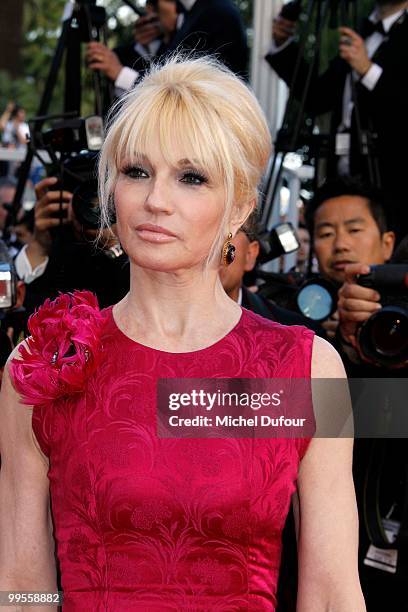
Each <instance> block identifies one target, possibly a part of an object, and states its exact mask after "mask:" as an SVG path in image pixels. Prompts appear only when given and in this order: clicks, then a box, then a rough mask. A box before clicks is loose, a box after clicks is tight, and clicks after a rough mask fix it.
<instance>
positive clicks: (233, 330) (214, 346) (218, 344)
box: [109, 306, 248, 357]
mask: <svg viewBox="0 0 408 612" xmlns="http://www.w3.org/2000/svg"><path fill="white" fill-rule="evenodd" d="M240 308H241V316H240V318H239V319H238V321H237V323H235V325H234V326H233V327H232V328H231V329H230V331H229V332H227V334H226V335H225V336H223V337H222V338H220V339H219V340H217V341H216V342H214V343H213V344H210V345H209V346H205V347H204V348H202V349H197V350H196V351H184V352H173V351H162V350H161V349H156V348H154V347H153V346H148V345H147V344H142V343H141V342H138V341H137V340H133V338H130V337H129V336H127V335H126V334H125V332H124V331H122V330H121V329H120V327H119V326H118V324H117V323H116V320H115V317H114V315H113V306H110V307H109V319H110V323H111V326H112V328H113V329H114V330H115V332H116V334H118V335H119V337H120V338H121V339H122V340H124V341H126V342H127V343H128V344H129V345H132V346H134V347H140V348H142V349H144V350H147V351H150V352H152V353H159V354H161V355H175V356H177V357H182V356H184V355H186V356H188V357H191V356H192V355H197V354H200V355H202V354H203V353H206V352H207V351H212V350H214V349H219V348H221V347H222V346H223V345H224V344H225V343H226V342H228V340H229V339H230V338H231V337H232V336H233V335H234V334H235V333H237V332H238V331H240V329H241V327H242V325H243V323H244V317H245V315H246V313H247V312H248V311H247V309H246V308H244V306H240Z"/></svg>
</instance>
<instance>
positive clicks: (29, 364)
mask: <svg viewBox="0 0 408 612" xmlns="http://www.w3.org/2000/svg"><path fill="white" fill-rule="evenodd" d="M105 320H106V315H105V314H104V313H102V312H101V311H100V310H99V305H98V300H97V298H96V296H95V295H94V294H93V293H91V292H90V291H74V292H73V293H64V294H61V295H60V296H59V297H57V298H56V299H55V300H52V301H51V300H50V299H47V300H46V301H45V302H44V304H43V305H42V306H41V307H40V308H39V309H38V310H37V311H36V312H35V313H34V314H33V315H31V317H30V318H29V320H28V329H29V332H30V334H31V335H30V337H29V338H28V339H27V340H26V344H27V345H28V350H27V348H26V346H25V345H24V344H22V345H21V346H20V347H19V352H20V355H21V357H22V359H13V360H12V363H11V375H12V378H13V382H14V387H15V389H16V390H17V391H18V393H20V395H21V397H22V398H23V401H24V403H25V404H28V405H30V406H31V405H32V406H40V405H44V404H46V403H48V402H50V401H54V400H56V399H58V398H62V397H66V396H67V395H71V394H72V393H79V392H81V391H83V390H84V389H85V382H86V380H87V379H88V378H89V376H91V374H92V373H93V372H94V371H95V369H96V368H97V366H98V364H99V363H100V361H101V357H102V346H101V341H100V336H101V332H102V328H103V326H104V323H105Z"/></svg>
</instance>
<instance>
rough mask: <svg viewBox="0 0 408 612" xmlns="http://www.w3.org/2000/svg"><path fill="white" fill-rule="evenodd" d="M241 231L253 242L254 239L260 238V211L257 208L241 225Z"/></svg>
mask: <svg viewBox="0 0 408 612" xmlns="http://www.w3.org/2000/svg"><path fill="white" fill-rule="evenodd" d="M240 229H241V231H242V232H244V234H246V236H247V238H248V240H250V241H251V242H252V241H253V240H258V235H259V212H258V210H257V209H254V210H253V211H252V212H251V214H250V215H249V217H248V218H247V220H246V221H245V223H244V224H243V225H242V226H241V228H240Z"/></svg>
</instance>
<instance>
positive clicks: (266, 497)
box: [11, 292, 314, 612]
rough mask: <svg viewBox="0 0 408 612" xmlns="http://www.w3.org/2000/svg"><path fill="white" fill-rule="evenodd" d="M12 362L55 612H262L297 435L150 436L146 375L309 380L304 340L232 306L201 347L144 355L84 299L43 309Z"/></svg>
mask: <svg viewBox="0 0 408 612" xmlns="http://www.w3.org/2000/svg"><path fill="white" fill-rule="evenodd" d="M30 331H31V334H32V338H31V340H30V341H29V346H30V352H29V353H28V352H27V351H24V349H21V351H20V352H21V353H22V355H21V357H22V359H20V360H19V361H16V360H15V361H14V362H13V365H12V370H11V372H12V377H13V380H14V385H15V387H16V389H17V390H18V391H19V392H20V394H21V395H22V397H23V400H24V402H25V403H27V404H31V405H34V409H33V419H32V424H33V430H34V433H35V436H36V438H37V440H38V442H39V444H40V447H41V449H42V451H43V452H44V453H45V455H46V456H47V457H48V458H49V464H50V468H49V473H48V477H49V481H50V492H51V503H52V514H53V521H54V537H55V541H56V550H57V555H58V559H59V565H60V571H61V581H62V588H63V591H64V606H63V610H64V611H66V612H70V611H74V610H75V611H79V610H87V611H97V612H100V611H112V612H113V611H115V612H127V611H133V610H139V611H143V612H166V611H178V610H182V611H189V612H199V611H200V612H203V611H212V612H235V611H243V610H248V611H251V612H257V611H262V612H266V611H267V612H273V611H274V610H275V606H276V588H277V581H278V574H279V565H280V557H281V533H282V529H283V526H284V523H285V519H286V516H287V513H288V510H289V506H290V499H291V495H292V493H293V492H294V490H295V487H296V479H297V474H298V469H299V462H300V461H301V459H302V457H303V455H304V453H305V452H306V450H307V447H308V444H309V442H310V439H309V438H306V439H301V438H297V439H244V438H242V439H238V438H235V439H233V438H229V439H197V438H195V439H160V438H158V436H157V434H156V385H157V380H158V379H159V378H203V377H206V378H231V377H234V378H271V377H282V378H283V377H294V378H301V377H304V378H307V377H310V368H311V354H312V344H313V336H314V333H313V332H312V331H311V330H309V329H307V328H305V327H301V326H290V327H287V326H283V325H280V324H278V323H275V322H272V321H269V320H266V319H264V318H262V317H260V316H259V315H256V314H254V313H252V312H250V311H249V310H246V309H245V308H242V315H241V318H240V320H239V322H238V323H237V324H236V326H235V327H234V328H233V329H232V330H231V331H230V332H229V333H228V334H227V335H226V336H225V337H224V338H222V339H221V340H219V341H218V342H216V343H215V344H213V345H212V346H209V347H207V348H204V349H202V350H198V351H193V352H188V353H169V352H165V351H160V350H156V349H153V348H149V347H146V346H144V345H142V344H139V343H138V342H135V341H133V340H131V339H130V338H128V337H127V336H126V335H124V333H123V332H121V331H120V330H119V328H118V327H117V325H116V323H115V320H114V317H113V314H112V308H108V309H106V310H105V311H99V309H98V307H97V303H96V301H95V298H94V297H93V296H92V294H89V293H88V292H76V293H74V294H73V295H72V296H67V295H63V296H60V297H59V298H57V300H55V301H54V302H47V303H46V304H45V305H44V306H43V307H41V309H40V310H39V311H38V312H37V313H36V314H35V315H33V317H32V319H31V321H30Z"/></svg>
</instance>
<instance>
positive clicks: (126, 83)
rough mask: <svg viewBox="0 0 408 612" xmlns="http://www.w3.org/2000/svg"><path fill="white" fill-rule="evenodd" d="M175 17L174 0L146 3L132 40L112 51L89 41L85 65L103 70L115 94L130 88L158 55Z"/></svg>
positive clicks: (170, 35) (175, 21) (169, 33)
mask: <svg viewBox="0 0 408 612" xmlns="http://www.w3.org/2000/svg"><path fill="white" fill-rule="evenodd" d="M177 18H178V16H177V8H176V1H175V0H150V1H148V2H146V14H145V15H143V16H141V17H139V19H138V20H137V21H136V23H135V26H134V31H133V37H134V42H132V43H131V44H124V45H121V46H119V47H116V48H115V49H113V50H111V49H109V47H107V46H106V45H104V44H103V43H101V42H96V41H93V42H90V43H88V44H87V49H86V60H87V64H88V67H89V68H91V69H92V70H99V71H101V72H103V74H104V75H105V76H106V77H107V78H108V79H110V80H111V81H112V82H113V83H114V84H115V91H116V93H117V95H121V94H122V93H123V92H124V91H126V90H128V89H131V88H132V87H133V85H134V83H135V81H136V80H137V79H138V78H139V75H141V74H143V72H145V71H146V69H147V68H148V67H149V65H150V63H151V61H152V59H153V58H154V57H158V56H160V55H161V53H162V52H163V50H164V49H165V48H166V46H167V45H168V44H169V42H170V40H171V38H172V36H173V34H174V32H175V30H176V25H177Z"/></svg>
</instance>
